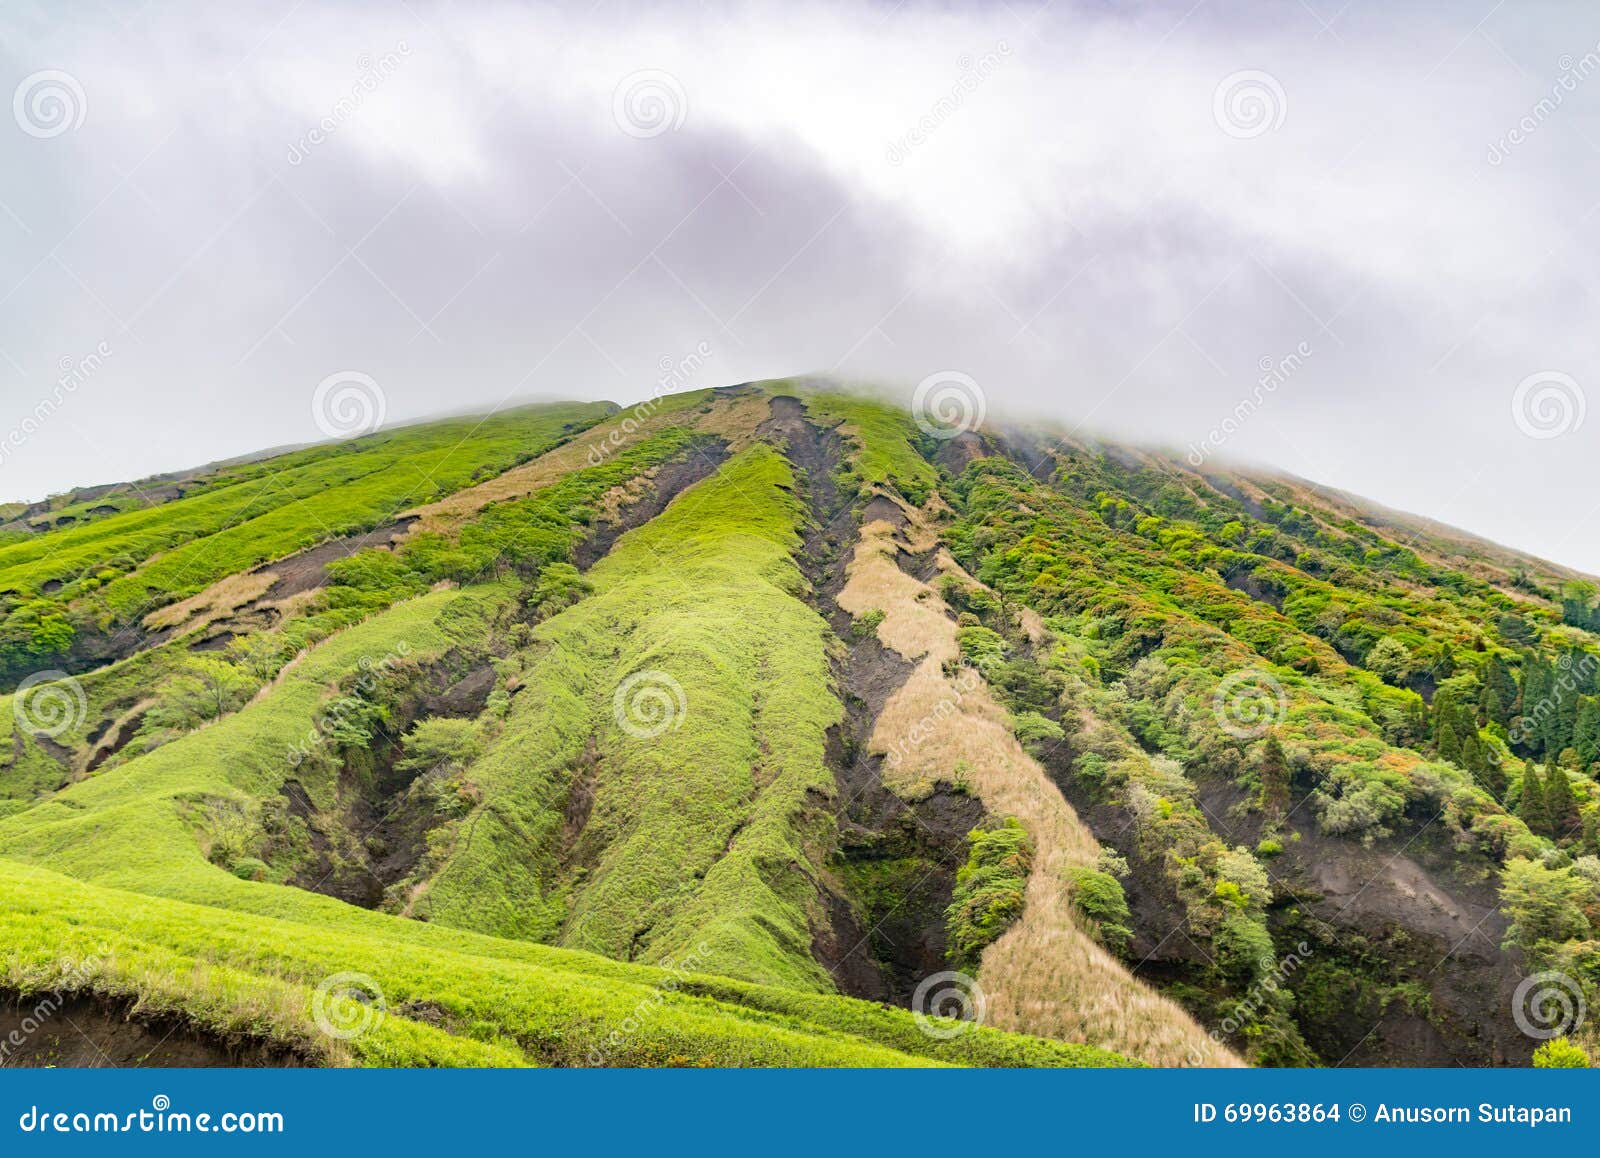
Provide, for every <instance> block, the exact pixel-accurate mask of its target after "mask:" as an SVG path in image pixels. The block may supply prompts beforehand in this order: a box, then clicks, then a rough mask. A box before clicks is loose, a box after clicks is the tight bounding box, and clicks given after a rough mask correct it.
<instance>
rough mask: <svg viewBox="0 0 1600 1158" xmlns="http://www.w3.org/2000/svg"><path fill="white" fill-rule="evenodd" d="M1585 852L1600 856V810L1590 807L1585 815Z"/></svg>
mask: <svg viewBox="0 0 1600 1158" xmlns="http://www.w3.org/2000/svg"><path fill="white" fill-rule="evenodd" d="M1583 851H1584V852H1585V853H1587V854H1588V855H1590V856H1600V808H1595V807H1590V808H1589V810H1588V811H1587V812H1585V813H1584V814H1583Z"/></svg>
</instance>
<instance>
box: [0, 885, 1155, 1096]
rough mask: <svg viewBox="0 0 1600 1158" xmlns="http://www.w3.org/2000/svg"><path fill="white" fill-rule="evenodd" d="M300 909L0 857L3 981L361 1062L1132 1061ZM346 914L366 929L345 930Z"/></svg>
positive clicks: (328, 909)
mask: <svg viewBox="0 0 1600 1158" xmlns="http://www.w3.org/2000/svg"><path fill="white" fill-rule="evenodd" d="M255 887H256V888H258V889H260V890H264V891H269V890H277V891H280V892H284V893H288V892H291V891H292V890H288V889H283V888H280V887H279V886H272V885H258V886H255ZM301 895H302V896H304V894H301ZM311 899H313V900H317V901H321V902H323V903H322V905H321V906H319V907H321V908H322V909H323V910H324V912H325V913H326V914H327V915H328V917H329V918H331V919H328V920H325V921H322V922H319V923H316V924H305V923H300V922H296V921H291V920H280V919H269V918H263V917H259V916H253V915H248V914H243V913H235V912H226V911H223V910H220V909H216V908H211V907H207V906H203V905H192V904H183V903H180V902H175V901H169V900H162V899H156V898H150V897H146V896H141V895H138V894H135V893H128V892H123V891H119V890H115V889H108V888H101V887H96V886H92V885H86V884H83V883H81V882H78V881H74V880H70V879H68V878H66V877H62V876H60V875H58V874H55V873H51V872H46V871H42V870H38V869H33V868H29V867H27V866H22V865H18V864H15V863H12V862H8V861H3V860H0V984H3V985H4V986H6V987H7V988H9V989H12V990H18V991H22V992H27V993H45V992H51V991H55V990H58V989H62V988H64V987H65V988H67V989H69V990H71V991H74V992H78V993H82V994H85V995H88V994H97V995H100V996H103V997H107V998H113V999H122V1000H128V1001H131V1002H132V1003H134V1004H135V1005H136V1006H137V1008H138V1009H139V1010H140V1012H141V1013H142V1014H143V1015H145V1016H150V1015H155V1014H161V1013H173V1014H177V1015H180V1016H182V1017H183V1018H185V1019H186V1020H188V1021H189V1022H190V1023H191V1024H192V1025H194V1026H195V1027H196V1028H197V1029H199V1030H201V1031H204V1032H207V1033H209V1034H212V1035H215V1036H219V1037H222V1038H224V1039H227V1040H234V1041H253V1042H268V1043H272V1044H276V1045H279V1046H282V1047H286V1048H289V1049H291V1050H293V1051H294V1052H296V1053H297V1054H299V1055H300V1056H302V1057H304V1058H306V1059H308V1060H314V1061H324V1062H335V1063H340V1062H349V1063H354V1064H359V1065H377V1066H399V1065H405V1066H416V1065H441V1066H468V1065H493V1066H514V1065H528V1064H532V1065H585V1064H596V1063H599V1062H601V1061H603V1062H604V1063H605V1064H610V1065H720V1066H751V1065H758V1066H759V1065H766V1066H772V1065H778V1066H902V1065H928V1064H940V1063H946V1064H957V1065H962V1064H968V1065H971V1064H976V1065H1052V1066H1116V1065H1127V1064H1130V1063H1128V1062H1127V1061H1126V1060H1125V1059H1122V1058H1120V1057H1118V1056H1117V1055H1114V1054H1109V1053H1106V1052H1104V1051H1100V1050H1094V1049H1089V1048H1087V1047H1083V1046H1073V1045H1065V1044H1061V1043H1057V1042H1048V1041H1042V1040H1038V1039H1032V1038H1027V1037H1022V1036H1018V1035H1012V1034H1005V1033H1000V1032H998V1031H995V1030H990V1029H985V1028H975V1029H973V1030H971V1031H970V1032H967V1033H963V1034H960V1035H958V1036H956V1037H954V1038H952V1039H950V1040H948V1041H941V1040H938V1039H935V1038H933V1037H930V1036H928V1035H926V1034H924V1033H922V1032H921V1030H920V1029H919V1028H918V1027H917V1025H916V1024H915V1022H914V1021H913V1019H912V1017H911V1016H910V1014H908V1013H906V1012H905V1011H903V1010H891V1009H886V1008H883V1007H880V1006H876V1005H873V1004H870V1003H867V1002H860V1001H853V1000H849V999H846V998H832V997H807V996H806V995H803V994H792V993H787V992H784V991H781V990H765V989H762V988H760V987H757V986H748V985H740V984H738V983H735V982H727V981H723V980H720V979H717V978H713V977H704V976H696V975H691V974H687V973H683V972H680V971H676V970H672V971H669V970H663V969H651V968H647V967H644V966H636V965H623V964H619V963H616V962H611V961H606V960H604V959H602V958H598V957H593V956H591V955H588V954H584V953H574V952H568V951H564V950H559V949H547V948H543V947H540V946H533V945H527V944H523V943H518V942H505V941H494V940H492V939H490V938H485V937H475V936H472V935H471V934H465V933H461V932H459V931H455V930H443V929H433V928H430V927H429V926H426V925H422V924H418V923H416V922H408V921H402V920H399V919H397V918H390V917H377V916H374V915H373V914H367V913H363V912H361V911H359V910H349V909H348V907H347V906H342V905H339V904H337V902H332V901H326V900H325V899H324V898H311ZM340 910H344V911H345V912H347V913H349V914H350V915H352V916H355V917H357V918H363V919H359V920H353V921H350V922H348V923H346V922H343V921H341V920H339V919H338V917H339V915H340ZM348 973H354V974H359V975H361V976H362V977H363V978H364V979H365V980H364V982H363V985H364V986H365V984H366V983H368V982H370V984H371V985H372V986H373V987H375V990H376V991H377V992H379V993H381V994H382V997H383V1002H384V1005H385V1006H386V1008H387V1014H386V1015H385V1016H382V1017H381V1018H370V1020H369V1021H367V1022H364V1023H363V1024H367V1025H369V1028H368V1029H367V1031H366V1032H363V1033H360V1034H359V1035H357V1036H356V1037H354V1038H352V1039H350V1040H349V1041H348V1042H344V1041H340V1040H338V1039H334V1038H330V1037H328V1036H327V1035H325V1034H323V1033H321V1032H320V1031H319V1030H318V1028H317V1023H316V1020H315V1010H316V1008H317V999H316V991H317V987H318V986H319V984H321V983H322V982H323V981H324V979H326V978H329V977H332V976H335V975H337V974H348ZM368 992H371V990H368ZM372 1008H376V1007H375V1006H374V1007H372ZM357 1012H358V1013H359V1011H357Z"/></svg>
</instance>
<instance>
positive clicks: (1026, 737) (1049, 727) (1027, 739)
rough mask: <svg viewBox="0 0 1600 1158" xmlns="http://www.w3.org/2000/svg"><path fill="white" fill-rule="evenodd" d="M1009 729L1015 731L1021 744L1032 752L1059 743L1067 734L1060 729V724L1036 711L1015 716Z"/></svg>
mask: <svg viewBox="0 0 1600 1158" xmlns="http://www.w3.org/2000/svg"><path fill="white" fill-rule="evenodd" d="M1011 730H1012V731H1013V732H1015V733H1016V735H1017V739H1018V740H1020V741H1021V742H1022V745H1023V746H1024V747H1025V748H1027V749H1028V750H1029V751H1030V752H1034V753H1037V752H1038V751H1039V750H1040V749H1042V748H1047V747H1049V746H1050V745H1052V744H1059V743H1061V741H1062V740H1064V739H1066V736H1067V734H1066V732H1064V731H1062V730H1061V725H1060V724H1058V723H1056V722H1055V721H1054V720H1052V719H1050V718H1048V717H1046V716H1041V715H1040V714H1039V713H1038V712H1022V713H1021V714H1019V715H1017V716H1015V717H1014V718H1013V719H1012V721H1011Z"/></svg>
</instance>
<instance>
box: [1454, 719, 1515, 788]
mask: <svg viewBox="0 0 1600 1158" xmlns="http://www.w3.org/2000/svg"><path fill="white" fill-rule="evenodd" d="M1461 766H1462V767H1463V768H1465V769H1466V770H1467V771H1468V772H1471V773H1472V776H1473V778H1474V779H1475V780H1477V782H1478V783H1479V784H1480V785H1482V786H1483V788H1484V789H1485V790H1486V791H1487V792H1488V793H1489V794H1490V795H1491V796H1493V797H1494V798H1495V799H1496V800H1499V799H1500V798H1501V797H1503V796H1504V795H1505V794H1506V774H1505V772H1504V771H1503V770H1502V769H1501V767H1500V761H1499V759H1498V758H1497V757H1496V756H1495V755H1493V754H1492V753H1491V751H1490V749H1489V746H1488V745H1487V744H1485V743H1484V742H1483V741H1482V740H1480V739H1479V738H1478V733H1477V732H1476V731H1472V732H1468V733H1467V736H1466V739H1464V740H1462V741H1461Z"/></svg>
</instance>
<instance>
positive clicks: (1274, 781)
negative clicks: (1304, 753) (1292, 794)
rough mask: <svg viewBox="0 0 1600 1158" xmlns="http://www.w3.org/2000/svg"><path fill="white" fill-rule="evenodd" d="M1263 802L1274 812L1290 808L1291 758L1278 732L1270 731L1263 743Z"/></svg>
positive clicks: (1261, 768) (1260, 767)
mask: <svg viewBox="0 0 1600 1158" xmlns="http://www.w3.org/2000/svg"><path fill="white" fill-rule="evenodd" d="M1259 770H1260V774H1261V802H1262V804H1263V805H1265V806H1266V807H1267V808H1269V809H1271V810H1272V811H1274V812H1278V813H1280V814H1281V813H1284V812H1287V811H1288V810H1289V759H1288V757H1287V756H1286V755H1284V751H1283V745H1282V744H1280V743H1279V742H1278V737H1277V734H1276V733H1268V735H1267V739H1266V742H1265V743H1263V744H1262V745H1261V763H1260V766H1259Z"/></svg>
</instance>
